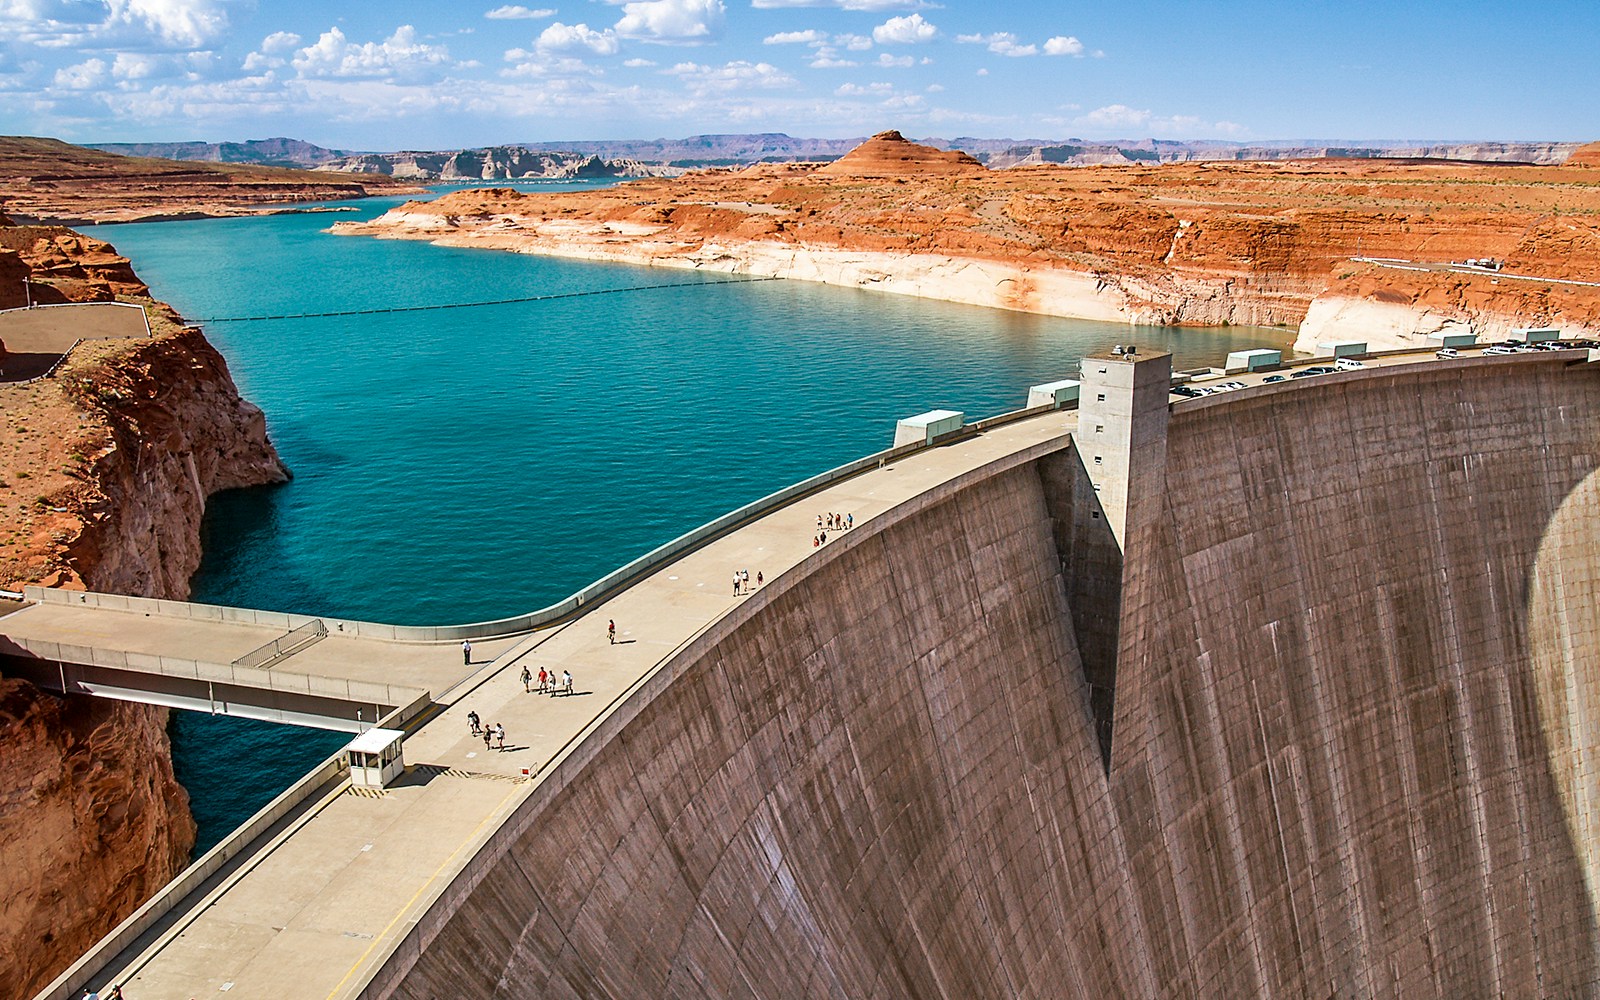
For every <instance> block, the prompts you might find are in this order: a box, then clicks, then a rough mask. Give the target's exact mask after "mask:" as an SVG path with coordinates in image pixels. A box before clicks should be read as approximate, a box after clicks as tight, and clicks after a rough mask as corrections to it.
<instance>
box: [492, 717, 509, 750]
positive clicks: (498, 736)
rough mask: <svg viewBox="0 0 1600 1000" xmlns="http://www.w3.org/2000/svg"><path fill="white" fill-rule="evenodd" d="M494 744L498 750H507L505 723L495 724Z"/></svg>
mask: <svg viewBox="0 0 1600 1000" xmlns="http://www.w3.org/2000/svg"><path fill="white" fill-rule="evenodd" d="M494 744H495V746H494V748H495V749H496V750H504V749H505V748H506V724H505V723H504V722H496V723H495V724H494Z"/></svg>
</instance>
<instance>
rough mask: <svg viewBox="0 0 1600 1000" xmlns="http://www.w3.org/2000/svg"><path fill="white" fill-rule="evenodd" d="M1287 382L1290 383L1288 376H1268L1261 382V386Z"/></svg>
mask: <svg viewBox="0 0 1600 1000" xmlns="http://www.w3.org/2000/svg"><path fill="white" fill-rule="evenodd" d="M1287 381H1289V377H1288V376H1287V375H1268V376H1267V377H1266V378H1264V379H1262V380H1261V384H1262V385H1266V384H1268V383H1270V382H1287Z"/></svg>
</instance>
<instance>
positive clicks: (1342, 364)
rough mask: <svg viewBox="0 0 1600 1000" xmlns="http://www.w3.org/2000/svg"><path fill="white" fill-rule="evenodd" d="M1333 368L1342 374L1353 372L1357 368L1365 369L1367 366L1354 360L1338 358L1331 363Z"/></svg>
mask: <svg viewBox="0 0 1600 1000" xmlns="http://www.w3.org/2000/svg"><path fill="white" fill-rule="evenodd" d="M1333 367H1335V368H1337V369H1339V370H1340V371H1342V372H1353V371H1355V370H1356V369H1358V368H1365V367H1367V366H1366V365H1364V364H1362V363H1361V362H1359V361H1357V360H1356V359H1355V358H1340V359H1339V360H1337V361H1335V362H1334V363H1333Z"/></svg>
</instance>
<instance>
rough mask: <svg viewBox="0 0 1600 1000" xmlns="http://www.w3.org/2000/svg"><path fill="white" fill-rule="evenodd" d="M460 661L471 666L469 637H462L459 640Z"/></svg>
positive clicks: (470, 641) (470, 642)
mask: <svg viewBox="0 0 1600 1000" xmlns="http://www.w3.org/2000/svg"><path fill="white" fill-rule="evenodd" d="M461 662H462V663H463V664H465V665H467V666H469V667H470V666H472V640H471V639H462V640H461Z"/></svg>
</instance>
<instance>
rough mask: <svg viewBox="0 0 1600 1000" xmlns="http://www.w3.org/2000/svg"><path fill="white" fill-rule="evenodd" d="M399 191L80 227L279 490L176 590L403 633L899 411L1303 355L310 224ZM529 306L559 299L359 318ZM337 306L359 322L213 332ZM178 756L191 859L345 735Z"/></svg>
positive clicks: (536, 600)
mask: <svg viewBox="0 0 1600 1000" xmlns="http://www.w3.org/2000/svg"><path fill="white" fill-rule="evenodd" d="M501 183H503V182H501ZM529 186H530V187H532V185H529ZM541 186H544V187H553V186H557V185H541ZM559 186H560V187H566V188H571V187H575V186H582V185H581V184H562V185H559ZM395 203H396V200H395V199H386V200H377V199H374V200H369V201H363V202H358V203H352V204H351V205H348V206H333V207H336V208H337V207H343V208H352V209H354V211H350V212H341V213H339V214H322V213H310V214H290V215H278V216H268V217H262V218H252V219H219V220H199V221H191V222H163V223H150V224H138V225H126V226H103V227H99V228H98V229H97V230H93V234H94V235H96V236H99V237H100V238H103V239H107V240H109V241H110V242H111V243H113V244H114V245H115V246H116V247H117V249H118V250H119V251H120V252H121V253H123V254H125V255H127V256H128V257H129V258H130V259H131V260H132V261H133V266H134V269H135V270H136V271H137V272H138V274H139V276H140V277H141V278H142V279H143V280H145V281H146V282H148V283H149V284H150V286H151V290H152V293H153V294H154V295H155V297H156V298H158V299H161V300H164V301H166V302H169V303H171V304H172V305H173V306H174V307H175V308H176V309H177V310H178V311H179V312H180V313H181V314H182V315H183V316H184V317H185V318H186V319H188V320H189V321H190V322H198V323H200V325H202V326H204V328H205V330H206V334H207V336H208V338H209V339H210V340H211V341H212V343H214V344H215V345H216V346H217V348H218V349H219V350H220V351H221V352H222V354H223V356H224V357H225V358H226V359H227V361H228V364H229V366H230V368H231V369H232V371H233V375H234V378H235V380H236V381H237V382H238V384H239V388H240V391H241V392H242V393H243V394H244V396H245V397H246V398H247V399H249V400H251V401H252V402H254V403H256V404H257V405H259V406H261V407H262V408H263V409H264V410H265V411H266V413H267V422H268V427H269V431H270V433H271V436H272V439H273V442H274V443H275V444H276V445H277V447H278V450H279V452H280V454H281V455H282V457H283V459H284V461H285V462H286V463H287V464H288V466H289V468H290V469H291V470H292V471H293V472H294V475H295V478H294V480H293V481H292V482H290V483H288V484H285V485H282V486H276V487H266V488H261V489H254V490H244V491H237V492H233V493H227V494H222V495H219V496H217V497H215V498H214V499H213V500H212V502H211V504H210V506H209V509H208V512H207V517H206V523H205V525H204V549H205V559H204V563H203V565H202V566H201V568H200V571H199V572H198V574H197V575H196V577H195V579H194V581H193V599H194V600H196V601H204V602H208V603H216V604H231V605H241V606H250V607H260V608H270V609H275V610H284V611H295V612H300V613H306V614H325V615H337V616H340V617H346V618H359V619H368V620H377V621H385V622H397V623H405V624H436V623H444V622H459V621H476V620H482V619H487V618H495V617H500V616H505V615H511V614H515V613H519V612H524V611H527V610H530V609H533V608H537V607H542V606H544V605H547V604H550V603H553V602H555V601H557V600H559V599H561V598H563V597H565V596H567V595H568V594H570V593H572V592H573V591H575V590H577V589H579V588H580V587H582V586H583V585H584V584H586V583H589V582H590V581H592V580H594V579H596V578H598V577H600V576H603V575H604V574H606V573H607V572H609V571H611V570H613V569H615V568H616V567H618V566H620V565H622V564H624V563H626V562H628V561H629V560H631V559H633V558H635V557H637V556H639V555H642V554H643V553H645V552H647V551H649V550H650V549H652V548H655V547H656V546H657V545H660V544H661V543H663V542H666V541H668V540H670V539H672V538H674V537H676V536H678V535H680V534H682V533H684V532H685V531H688V530H689V529H690V528H692V527H694V526H696V525H698V524H701V523H703V522H705V521H708V520H710V519H712V518H713V517H716V516H717V515H719V514H722V513H724V512H726V511H728V510H730V509H732V508H735V507H738V506H740V505H742V504H745V503H748V502H750V501H752V500H755V499H758V498H760V497H762V496H764V495H766V494H768V493H771V492H773V491H774V490H777V489H779V488H781V487H783V486H785V485H787V484H789V483H792V482H794V481H796V480H799V479H803V478H805V477H807V476H810V475H813V474H815V473H818V472H821V471H823V470H825V469H828V468H831V467H833V466H836V465H840V464H843V463H845V462H847V461H850V460H851V459H854V458H858V457H860V456H862V455H864V454H867V453H870V452H873V451H877V450H880V449H882V448H885V447H888V445H889V444H890V443H891V439H892V436H893V431H894V423H895V420H896V419H898V418H900V417H905V416H910V415H912V414H915V413H919V412H922V411H925V410H929V409H934V408H948V409H953V410H961V411H964V412H965V413H966V414H967V416H968V419H969V420H970V419H975V418H979V417H984V416H989V415H992V414H995V413H1000V412H1004V411H1007V410H1013V409H1017V408H1019V407H1021V406H1022V405H1023V402H1024V400H1025V397H1026V394H1027V387H1028V386H1029V385H1031V384H1035V383H1041V382H1049V381H1054V380H1056V379H1061V378H1069V377H1075V375H1076V367H1077V360H1078V359H1079V358H1080V357H1082V356H1083V355H1084V354H1086V353H1089V352H1092V351H1096V350H1101V349H1104V348H1107V347H1109V346H1110V345H1112V344H1115V343H1129V342H1132V343H1137V344H1139V345H1140V346H1142V347H1148V348H1150V349H1152V350H1169V351H1172V352H1173V354H1174V356H1175V357H1174V367H1175V368H1179V369H1181V368H1190V367H1197V366H1201V365H1211V364H1220V363H1221V361H1222V359H1223V357H1224V356H1225V355H1226V354H1227V352H1229V351H1234V350H1244V349H1249V348H1256V347H1272V348H1287V346H1288V342H1289V341H1290V340H1291V339H1292V333H1291V332H1290V331H1274V330H1263V329H1254V328H1241V327H1234V328H1225V329H1177V328H1156V327H1141V328H1130V327H1128V326H1126V325H1122V324H1105V323H1093V322H1087V321H1080V320H1069V319H1059V318H1053V317H1043V316H1033V315H1028V314H1022V313H1011V312H1003V311H997V310H986V309H981V308H977V307H972V306H960V305H952V304H949V303H943V302H936V301H929V300H922V299H913V298H905V297H900V296H893V295H884V294H877V293H873V292H868V291H861V290H857V289H851V288H839V287H832V286H825V285H818V284H810V283H803V282H795V281H742V280H738V279H733V280H730V277H729V276H727V275H722V274H698V273H695V272H689V271H682V270H678V269H653V268H644V267H636V266H630V265H619V264H602V263H593V262H580V261H569V260H562V259H556V258H546V257H537V256H530V255H521V254H512V253H503V252H495V251H483V250H465V249H455V248H444V247H435V246H430V245H428V244H425V243H421V242H414V241H401V240H376V239H369V238H365V237H339V236H333V235H329V234H327V233H326V232H324V230H325V229H326V228H327V226H328V225H330V224H331V223H332V222H333V221H335V220H343V219H358V218H370V217H373V216H376V215H378V214H380V213H381V212H383V211H384V210H386V209H387V208H389V207H390V206H392V205H393V204H395ZM663 286H671V287H663ZM584 292H602V293H604V294H589V295H579V294H575V293H584ZM530 296H568V297H562V298H549V299H545V300H543V301H535V302H524V303H516V304H507V305H490V306H480V307H475V308H460V309H430V310H427V311H416V312H388V313H385V312H366V311H367V310H382V309H395V308H404V307H414V306H425V305H426V306H435V305H442V304H452V303H474V302H482V301H485V300H493V299H508V298H523V297H530ZM331 312H345V313H352V312H353V313H359V314H358V315H346V316H338V317H327V318H314V319H297V320H270V321H255V322H219V321H217V320H225V319H229V318H234V317H255V316H282V315H288V314H306V313H331ZM207 320H210V321H207ZM753 569H754V567H752V570H753ZM440 655H442V656H449V655H455V654H454V651H453V650H451V649H449V648H444V647H441V654H440ZM173 741H174V755H175V762H176V766H177V769H178V777H179V780H180V781H182V782H183V783H184V785H185V786H186V787H187V788H188V789H189V790H190V793H191V796H192V798H193V808H194V812H195V816H196V820H197V821H198V822H199V824H200V843H199V844H198V845H197V849H196V853H197V854H198V853H199V852H200V851H203V850H205V849H206V848H207V847H208V846H210V845H211V844H213V843H215V842H216V841H217V840H218V839H220V838H221V837H222V836H224V835H226V833H227V832H228V831H230V830H231V829H232V828H233V827H235V826H236V825H238V823H240V822H241V821H242V820H244V819H245V818H247V817H248V816H249V815H250V814H251V813H252V812H253V811H255V810H256V809H257V808H259V807H260V806H261V805H263V804H265V802H266V801H268V800H270V799H271V798H272V797H273V796H274V795H276V794H277V793H278V792H279V791H281V790H282V789H283V788H285V787H287V786H288V785H289V784H290V783H292V782H293V781H294V780H295V779H297V778H298V777H299V776H300V775H301V774H303V773H304V772H305V771H306V770H308V769H309V768H310V767H311V766H313V765H314V764H315V763H316V762H317V761H319V760H321V759H322V758H324V757H326V756H327V755H328V754H329V753H332V752H333V750H335V749H336V748H338V747H339V746H341V745H342V744H343V743H344V742H346V741H347V738H346V737H345V736H343V735H341V734H333V733H320V732H317V731H313V730H306V729H296V728H290V727H280V726H271V725H266V724H259V723H250V722H247V721H244V720H237V719H228V718H221V717H218V718H212V717H208V716H204V715H199V714H196V713H188V712H175V713H174V722H173ZM246 752H248V753H250V754H252V755H255V756H256V757H257V758H258V759H263V758H264V759H267V760H270V762H271V763H270V764H264V765H263V766H264V767H267V768H268V770H269V772H270V773H263V774H259V777H260V779H261V782H260V784H257V785H251V786H249V787H240V783H239V782H238V781H237V773H236V772H231V771H229V770H228V768H227V764H228V762H229V761H230V760H234V759H237V758H238V756H239V755H240V754H241V753H246Z"/></svg>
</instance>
